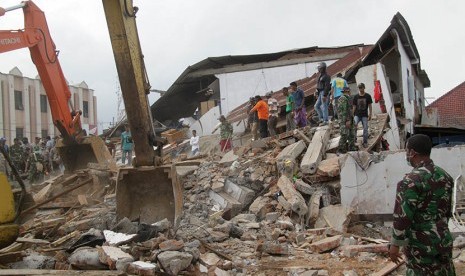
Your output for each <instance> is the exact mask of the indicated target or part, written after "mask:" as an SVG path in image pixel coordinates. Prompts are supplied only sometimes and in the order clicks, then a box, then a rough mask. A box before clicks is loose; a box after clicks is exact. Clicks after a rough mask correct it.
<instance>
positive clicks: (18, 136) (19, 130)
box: [16, 128, 24, 138]
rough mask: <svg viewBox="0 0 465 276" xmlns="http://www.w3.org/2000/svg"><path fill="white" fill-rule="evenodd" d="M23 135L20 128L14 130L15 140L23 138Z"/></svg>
mask: <svg viewBox="0 0 465 276" xmlns="http://www.w3.org/2000/svg"><path fill="white" fill-rule="evenodd" d="M23 137H24V133H23V129H22V128H16V138H23Z"/></svg>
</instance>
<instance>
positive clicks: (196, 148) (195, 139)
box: [189, 129, 200, 156]
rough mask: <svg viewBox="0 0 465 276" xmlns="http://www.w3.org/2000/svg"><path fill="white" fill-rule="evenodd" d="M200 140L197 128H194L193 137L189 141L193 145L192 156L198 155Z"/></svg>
mask: <svg viewBox="0 0 465 276" xmlns="http://www.w3.org/2000/svg"><path fill="white" fill-rule="evenodd" d="M199 142H200V139H199V136H197V130H195V129H194V130H192V137H191V139H190V141H189V144H190V145H191V152H192V156H197V155H198V154H199V150H200V147H199Z"/></svg>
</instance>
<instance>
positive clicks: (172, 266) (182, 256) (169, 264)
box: [157, 251, 193, 275]
mask: <svg viewBox="0 0 465 276" xmlns="http://www.w3.org/2000/svg"><path fill="white" fill-rule="evenodd" d="M157 258H158V261H159V262H160V264H161V266H162V267H163V269H164V270H165V271H166V272H168V273H169V274H171V275H178V273H179V272H180V271H182V270H184V269H186V268H187V267H188V266H189V265H190V263H191V261H192V258H193V257H192V255H191V254H189V253H185V252H178V251H165V252H162V253H160V254H159V255H158V256H157Z"/></svg>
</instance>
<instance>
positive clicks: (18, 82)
mask: <svg viewBox="0 0 465 276" xmlns="http://www.w3.org/2000/svg"><path fill="white" fill-rule="evenodd" d="M83 84H85V83H84V82H83V83H81V84H80V86H74V85H70V86H69V87H70V91H71V93H72V96H71V98H72V99H73V100H75V101H76V105H77V106H78V107H82V99H83V98H84V97H83V96H82V94H85V95H86V99H87V100H88V101H89V118H85V120H86V121H85V125H87V130H88V128H89V123H90V124H92V125H93V126H96V125H97V124H96V122H97V111H96V109H95V108H96V105H97V104H96V101H97V99H96V97H95V96H93V90H92V89H89V88H88V87H87V85H86V84H85V85H83ZM81 86H85V87H84V88H83V87H81ZM15 90H16V91H21V92H22V98H23V101H22V102H23V109H22V110H16V108H15V92H14V91H15ZM83 91H84V92H83ZM40 95H46V93H45V89H44V87H43V85H42V83H41V81H40V79H38V78H36V79H32V78H28V77H24V76H22V73H21V71H19V69H17V68H16V67H15V68H13V69H12V70H11V71H10V72H9V73H8V74H4V73H0V136H4V137H6V139H7V143H8V144H11V143H12V141H13V139H14V138H15V137H17V136H18V135H19V133H16V129H17V128H21V129H23V137H27V138H28V139H29V141H33V139H34V137H42V136H43V134H44V135H45V131H46V134H47V135H50V136H55V135H59V134H60V133H59V131H58V129H56V128H55V126H54V125H53V119H52V113H51V110H50V103H49V102H48V100H47V112H46V113H45V112H42V111H41V102H40ZM80 95H81V96H80ZM83 124H84V123H83Z"/></svg>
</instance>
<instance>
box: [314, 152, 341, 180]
mask: <svg viewBox="0 0 465 276" xmlns="http://www.w3.org/2000/svg"><path fill="white" fill-rule="evenodd" d="M340 173H341V168H340V166H339V157H333V158H327V159H325V160H322V161H321V162H320V164H319V165H318V170H317V174H319V175H322V176H329V177H336V176H338V175H339V174H340Z"/></svg>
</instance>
